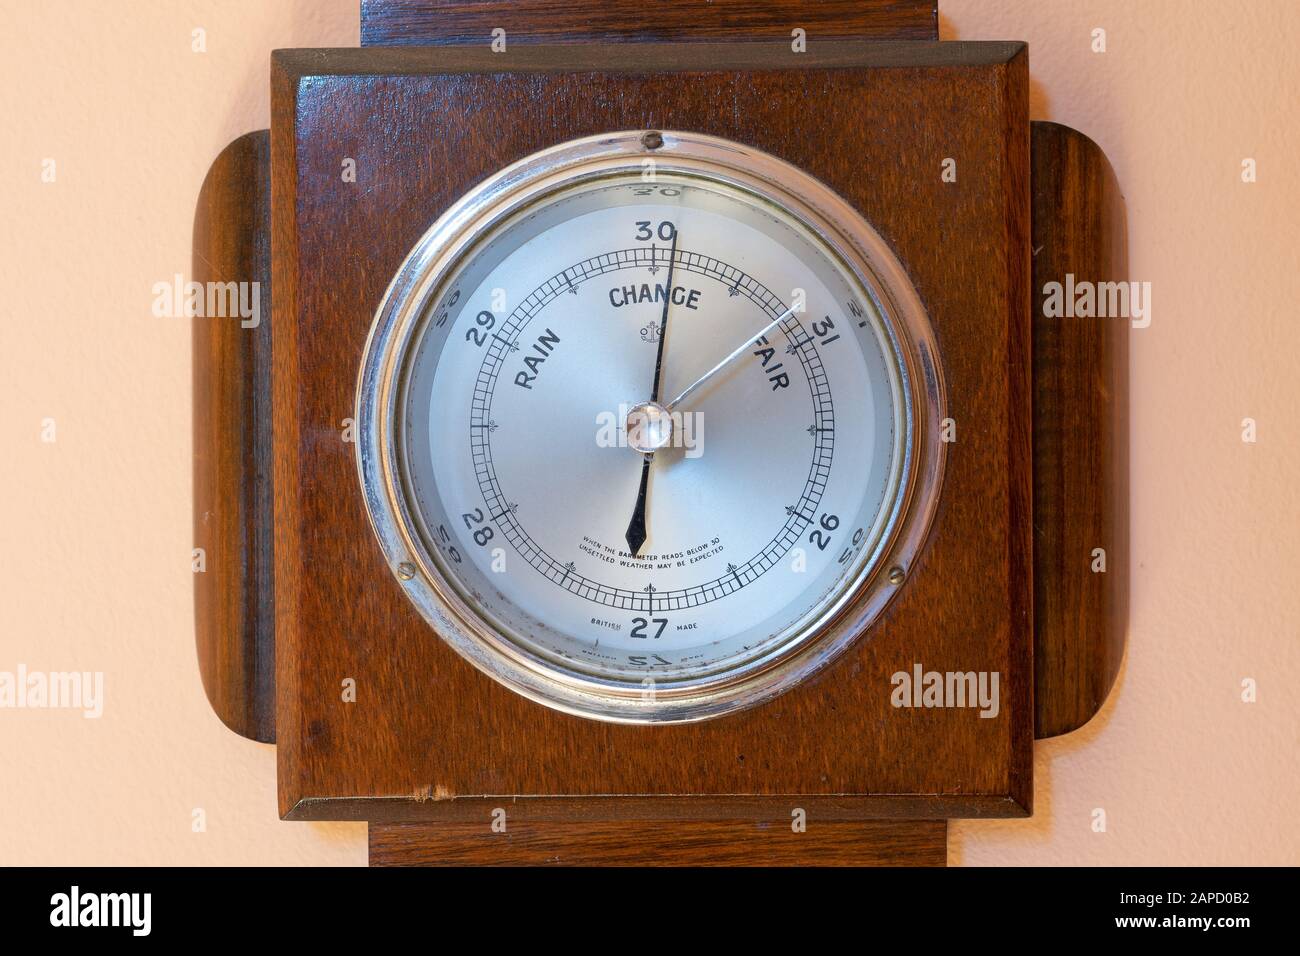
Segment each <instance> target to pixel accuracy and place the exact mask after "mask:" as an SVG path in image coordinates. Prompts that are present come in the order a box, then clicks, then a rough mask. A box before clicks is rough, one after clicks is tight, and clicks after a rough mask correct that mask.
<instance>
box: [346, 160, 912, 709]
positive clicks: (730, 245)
mask: <svg viewBox="0 0 1300 956" xmlns="http://www.w3.org/2000/svg"><path fill="white" fill-rule="evenodd" d="M660 155H663V154H660ZM656 160H657V161H656V162H654V163H652V164H650V165H647V164H646V163H645V161H644V159H643V158H642V157H640V156H635V155H634V156H631V157H629V158H628V160H627V161H626V162H624V163H622V164H621V165H620V164H619V163H617V162H614V163H606V164H605V165H603V166H601V167H600V168H597V169H594V170H586V171H585V172H583V173H582V174H578V175H569V176H567V177H566V176H560V177H554V176H552V179H553V180H554V182H553V183H552V184H551V185H550V186H549V187H547V188H539V189H538V190H537V191H536V194H534V195H530V196H528V198H527V199H526V200H524V199H519V200H518V201H517V202H516V203H515V204H514V205H513V206H510V205H506V206H505V208H504V210H503V209H502V208H501V207H497V208H496V209H495V212H496V214H495V215H486V214H481V215H480V216H479V217H478V219H477V221H476V222H474V217H472V216H470V217H467V218H468V219H470V221H471V223H472V224H471V225H470V226H469V227H468V228H467V229H464V230H462V232H461V234H460V236H461V238H460V242H459V245H458V246H457V247H456V249H455V250H454V252H453V251H452V250H451V249H450V248H446V247H449V246H450V244H449V243H447V242H446V241H445V240H444V241H443V246H444V247H445V248H444V249H443V251H444V253H448V254H446V255H444V256H443V258H442V259H441V260H440V263H441V265H440V267H439V268H438V269H436V270H429V269H424V270H423V271H421V270H420V269H416V270H411V264H410V263H408V273H411V272H412V271H413V272H415V273H419V274H411V275H410V282H409V285H411V287H412V288H413V289H415V288H418V289H420V293H419V301H418V302H414V301H412V303H411V304H410V307H409V308H408V309H407V314H408V321H407V330H406V333H405V335H404V336H402V342H401V346H400V348H398V347H395V346H391V343H390V348H389V349H388V350H387V351H388V352H390V353H391V354H389V355H388V357H387V361H388V367H389V369H390V374H389V376H388V380H389V381H390V383H391V384H390V386H389V389H388V394H387V398H388V400H387V401H385V402H384V403H383V407H384V411H383V414H382V418H383V427H382V428H380V429H379V431H378V432H377V434H381V435H382V436H383V438H382V441H383V443H384V445H385V447H384V448H383V449H379V450H377V451H378V452H379V454H380V457H382V458H383V459H385V460H386V461H388V462H389V463H390V464H391V474H390V475H389V484H390V486H391V487H390V489H389V490H390V492H391V496H392V498H393V499H394V504H395V507H394V514H395V515H396V516H397V517H398V518H399V524H400V525H401V530H402V532H403V534H402V537H403V538H404V541H403V543H404V544H405V545H406V546H407V549H408V550H409V551H410V552H411V555H412V557H413V558H414V560H412V561H409V562H407V563H406V568H407V569H408V570H409V571H415V572H416V574H415V575H414V577H416V578H417V579H418V580H417V582H416V583H417V585H418V586H425V585H427V584H428V583H429V582H433V583H434V585H435V587H434V592H435V598H436V601H437V604H438V607H437V610H436V613H435V614H434V615H432V616H431V618H432V620H433V623H434V624H435V626H438V627H439V629H440V630H445V629H446V628H445V627H443V626H440V625H452V624H453V622H452V621H451V620H449V619H448V618H449V617H455V618H459V619H460V620H457V621H456V622H455V625H454V626H453V629H456V630H459V627H460V626H461V625H467V626H466V632H467V633H465V634H463V635H461V642H459V643H462V644H463V642H464V641H469V642H477V643H478V644H479V645H480V646H479V647H477V648H473V649H471V650H470V652H469V654H468V656H470V657H471V659H472V660H475V662H476V663H478V664H479V665H480V666H483V667H485V669H488V670H489V671H490V672H493V673H495V674H496V676H502V669H504V671H505V676H506V677H507V678H509V677H511V676H512V675H513V676H514V677H515V678H518V679H514V680H511V679H507V683H511V684H512V685H514V686H516V689H520V690H523V691H524V692H525V693H528V694H529V695H530V696H533V697H535V698H538V699H541V700H543V701H544V702H546V703H551V704H553V705H555V706H560V707H562V708H563V709H567V710H574V711H577V712H580V713H586V714H589V715H591V716H597V717H606V718H610V719H629V720H653V719H692V718H698V717H702V716H708V715H710V714H712V713H716V712H721V711H722V710H725V709H729V707H730V706H732V705H738V704H740V703H745V702H752V701H747V700H746V690H745V685H746V682H747V681H754V680H756V679H757V675H762V674H769V675H770V674H771V673H773V672H774V671H779V670H780V668H781V666H782V665H783V664H785V665H787V666H788V662H789V661H790V660H791V659H793V658H796V657H799V656H800V655H804V656H805V657H806V658H807V652H808V651H809V649H810V645H813V644H815V643H816V642H817V641H818V638H819V636H821V635H822V634H823V633H824V632H826V631H827V630H828V628H829V624H830V622H831V621H833V620H834V619H835V618H836V617H837V616H838V615H841V614H842V613H843V611H844V609H845V607H846V606H847V605H848V604H849V603H850V602H851V601H852V600H853V599H854V598H855V597H856V596H858V594H859V592H860V591H862V590H863V589H864V588H866V587H867V586H868V583H869V582H877V586H888V585H887V584H884V585H881V584H880V583H879V581H878V579H880V578H882V577H887V572H886V573H885V574H882V573H881V571H882V568H881V565H882V564H883V563H884V562H885V561H886V560H887V559H888V558H889V553H888V552H889V546H890V545H891V543H892V542H893V540H894V539H895V537H896V531H897V530H898V526H899V522H900V518H901V516H902V515H903V513H904V510H905V509H904V505H905V503H906V499H907V497H908V490H909V486H910V484H911V479H912V476H913V474H914V471H915V468H914V451H915V441H916V435H915V429H916V427H917V422H916V417H915V405H914V402H915V386H914V383H913V382H912V380H911V378H912V374H913V371H914V365H913V364H911V363H909V358H908V355H909V353H908V344H907V339H906V338H905V337H902V336H900V335H899V334H898V329H897V328H896V327H895V326H896V322H895V320H894V319H893V317H892V316H891V314H890V312H889V310H888V307H887V303H890V302H892V301H894V300H893V299H892V298H891V296H890V295H889V294H888V290H885V289H882V288H880V287H878V286H879V284H880V280H879V278H878V277H876V276H874V275H872V274H870V273H869V272H867V270H866V269H864V268H863V266H862V265H861V264H854V263H851V262H850V261H848V260H847V259H846V257H845V256H844V255H843V254H842V253H841V251H840V250H839V249H837V248H835V247H833V245H832V243H831V241H828V238H827V236H826V234H825V233H824V232H822V231H820V230H818V229H817V227H816V223H815V222H809V221H808V217H807V214H806V211H805V210H804V207H802V206H800V207H798V208H791V206H790V205H785V204H783V203H781V202H780V201H779V200H780V198H781V195H780V193H779V192H778V193H777V194H776V195H775V196H774V195H773V194H772V193H771V192H769V191H767V190H757V189H755V188H753V187H752V186H750V185H748V184H747V183H746V182H745V181H744V180H743V178H738V177H737V176H735V175H733V174H731V173H729V171H728V170H726V169H725V168H723V167H718V168H717V169H714V168H711V167H710V165H709V164H708V163H707V162H705V163H697V164H694V165H689V166H685V167H683V168H677V167H676V166H675V164H673V163H672V162H671V161H665V162H660V161H658V156H656ZM540 168H541V170H543V171H545V170H546V167H545V166H544V165H543V166H542V167H540ZM538 178H539V179H540V178H541V173H539V175H538ZM791 202H792V203H793V197H792V199H791ZM426 251H427V250H426ZM402 284H403V282H402V278H401V277H400V276H399V279H398V280H397V282H395V285H394V289H395V290H396V289H399V288H400V287H401V286H402ZM392 295H393V291H392V290H390V297H391V296H392ZM415 297H416V294H415V293H414V292H413V293H412V299H414V298H415ZM382 317H383V310H381V319H382ZM375 347H376V343H375V341H374V340H373V339H372V342H371V351H372V352H373V351H374V350H375ZM371 358H372V357H371V356H368V359H367V361H368V362H370V361H371ZM365 384H366V383H365V378H364V375H363V382H362V390H363V393H364V391H365ZM363 398H364V396H363ZM361 412H362V416H363V418H364V417H365V415H366V409H364V408H363V409H362V410H361ZM365 432H366V430H365V429H363V442H364V441H365V440H366V438H365V437H364V435H365ZM362 458H363V475H364V472H365V461H364V459H365V450H364V449H363V455H362ZM373 512H374V507H373V505H372V514H373ZM382 537H383V536H382V534H381V538H382ZM393 557H399V558H400V557H401V555H400V554H399V555H393ZM900 570H901V569H900ZM399 577H403V578H406V579H407V580H410V578H411V576H410V575H407V574H403V573H400V572H399ZM417 603H419V602H418V601H417ZM448 603H450V604H453V605H455V612H454V613H453V614H451V615H448V614H445V613H444V608H443V605H444V604H448ZM426 610H427V609H426ZM465 618H468V620H464V619H465ZM461 649H462V650H463V651H464V650H465V649H466V648H465V647H464V646H462V647H461ZM823 656H824V655H823ZM815 657H816V655H813V658H808V659H809V660H812V659H815ZM496 665H500V666H499V667H498V666H496ZM759 683H762V681H759ZM548 688H551V689H553V690H555V691H556V693H555V694H551V693H549V692H548ZM765 688H766V691H767V692H769V693H770V692H771V691H772V690H773V689H774V687H773V685H772V682H771V679H770V676H769V679H768V682H767V684H766V685H765ZM749 696H750V697H754V698H757V697H759V696H761V694H759V693H751V694H750V695H749ZM602 701H604V702H606V703H607V704H608V706H605V705H604V704H602Z"/></svg>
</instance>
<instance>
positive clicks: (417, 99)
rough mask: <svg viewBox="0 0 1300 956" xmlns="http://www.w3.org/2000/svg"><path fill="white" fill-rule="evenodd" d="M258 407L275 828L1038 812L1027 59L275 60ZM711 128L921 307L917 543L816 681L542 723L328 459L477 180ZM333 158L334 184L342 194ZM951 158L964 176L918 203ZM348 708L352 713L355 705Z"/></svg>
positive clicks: (324, 55)
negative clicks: (929, 394) (810, 179)
mask: <svg viewBox="0 0 1300 956" xmlns="http://www.w3.org/2000/svg"><path fill="white" fill-rule="evenodd" d="M272 72H273V76H272V93H273V103H272V114H273V117H272V135H271V169H272V248H273V260H272V261H273V285H274V290H275V292H274V297H273V303H272V308H273V317H272V339H273V342H272V346H273V347H272V356H273V358H272V361H273V374H272V388H273V396H274V401H273V406H274V413H273V432H274V444H273V448H274V462H273V469H274V489H275V502H274V508H275V552H274V553H275V628H276V682H277V687H278V690H277V697H278V701H277V738H278V748H277V750H278V761H279V795H280V810H281V813H282V815H283V816H285V817H286V818H290V819H365V820H372V821H380V820H386V821H403V820H405V821H438V820H442V821H451V820H462V821H464V820H472V819H480V818H481V817H482V815H483V814H485V813H488V812H490V808H492V807H495V806H500V805H502V802H503V801H513V803H512V805H513V806H514V807H515V808H516V810H515V811H514V812H516V813H521V814H524V815H525V816H526V817H531V818H533V819H536V820H548V819H569V818H575V817H583V818H586V819H602V818H610V819H613V818H637V819H661V818H662V819H669V818H682V817H691V818H699V819H704V818H709V819H767V818H771V819H784V820H787V821H788V819H789V808H790V807H791V806H800V807H803V808H805V809H806V810H807V811H808V812H809V813H810V814H819V815H820V816H821V817H822V818H825V819H838V820H860V819H869V818H880V817H907V818H915V819H933V818H940V817H960V816H1022V815H1026V814H1028V813H1029V812H1030V809H1031V800H1032V757H1031V748H1032V740H1033V734H1034V713H1033V680H1034V667H1033V636H1032V635H1033V620H1032V616H1033V570H1032V568H1033V555H1032V542H1031V523H1032V522H1031V507H1032V501H1031V498H1032V458H1031V446H1030V442H1031V407H1030V404H1031V402H1030V395H1031V381H1030V367H1031V363H1030V245H1029V237H1030V190H1029V160H1030V155H1029V149H1030V147H1029V121H1028V97H1027V83H1028V74H1027V62H1026V55H1025V50H1024V46H1023V45H1022V44H1019V43H930V42H910V41H908V42H890V43H857V42H825V43H817V44H814V45H812V46H811V47H810V49H809V51H808V52H807V53H803V54H794V53H792V52H791V50H790V47H789V44H787V43H776V44H768V43H762V42H750V43H741V44H717V43H690V44H638V45H637V46H636V48H635V49H629V48H627V47H622V48H619V47H613V46H604V45H591V46H582V47H572V46H570V47H566V48H564V49H563V50H562V51H560V50H557V49H556V48H552V47H547V46H531V47H528V46H524V47H520V48H518V49H517V50H513V51H512V52H511V53H510V54H509V55H508V56H498V55H495V54H493V53H491V52H490V50H488V48H487V47H475V48H468V47H465V48H462V47H426V48H411V49H403V48H370V49H360V50H293V51H279V52H277V53H276V54H275V55H274V57H273V70H272ZM638 128H676V129H690V130H698V131H703V132H707V133H710V134H713V135H717V136H723V137H727V138H731V139H735V140H739V141H742V142H745V143H748V144H750V145H753V146H756V147H759V148H761V149H764V150H767V151H768V152H771V153H773V154H775V155H777V156H779V157H781V158H783V159H785V160H787V161H789V162H792V163H794V164H795V165H797V166H800V167H801V168H803V169H805V170H807V171H809V172H810V173H812V174H813V175H815V176H817V177H818V178H820V179H822V180H823V181H825V182H826V183H828V184H829V185H830V186H831V187H832V188H834V189H835V190H836V191H837V192H839V193H840V194H841V195H842V196H844V197H845V198H846V199H848V200H849V201H850V202H851V203H852V204H853V205H854V206H856V207H857V208H858V209H859V210H860V211H861V212H862V213H863V215H864V216H866V218H867V219H868V221H870V222H871V223H872V224H873V225H874V227H875V228H876V229H877V231H879V232H880V234H881V235H882V236H883V237H884V238H885V239H886V240H887V241H888V242H889V243H890V244H891V246H892V247H893V249H894V251H895V252H896V254H897V255H898V256H899V258H900V260H901V261H902V263H903V265H904V266H905V267H906V268H907V270H908V272H909V274H910V275H911V276H912V279H913V282H914V283H915V285H916V288H917V291H918V292H919V293H920V296H921V299H922V301H923V303H924V304H925V307H926V309H927V311H928V312H929V315H930V318H931V321H932V323H933V324H934V327H935V331H936V334H937V336H938V339H939V344H940V349H941V360H942V363H943V368H944V375H945V378H946V384H947V388H948V396H949V407H948V409H947V410H946V414H947V416H948V417H950V418H952V419H953V421H954V422H955V425H956V437H957V440H956V442H955V443H954V444H952V445H951V446H950V449H949V454H948V467H947V474H946V477H945V482H944V489H943V493H942V501H941V504H940V510H939V513H938V516H937V518H936V521H935V527H934V531H933V532H932V535H931V539H930V541H929V543H928V545H927V547H926V548H925V550H924V551H923V553H922V556H921V559H920V561H919V563H918V564H917V566H916V567H915V568H914V569H913V573H912V574H911V576H910V580H909V581H908V583H907V585H906V586H905V587H904V589H903V593H902V594H900V596H899V597H898V599H897V600H896V601H895V602H894V603H893V605H892V606H891V607H890V608H889V609H888V611H887V612H886V614H885V615H884V617H883V618H882V619H881V620H880V621H879V622H878V624H877V625H876V627H875V628H873V629H872V633H870V634H868V635H864V636H863V638H861V639H860V640H859V641H858V642H856V643H855V645H854V646H853V647H852V648H850V650H849V651H847V652H846V653H845V654H844V655H843V656H842V657H841V658H840V659H839V660H838V661H837V662H836V663H835V664H834V665H833V666H831V667H830V668H828V669H827V670H825V671H824V672H822V673H821V674H819V675H818V676H816V677H815V678H814V679H812V680H810V681H808V682H807V683H805V684H804V685H801V686H800V687H798V688H796V689H795V690H793V691H791V692H789V693H787V694H785V695H783V696H782V697H781V698H779V699H777V700H776V701H774V702H772V703H769V704H767V705H764V706H762V707H760V708H757V709H755V710H752V711H748V712H744V713H740V714H733V715H730V716H726V717H723V718H719V719H716V720H712V721H706V722H704V723H701V724H693V725H677V726H668V727H628V726H616V725H610V724H603V723H598V722H594V721H588V720H583V719H580V718H576V717H571V716H567V715H563V714H560V713H557V712H554V711H551V710H549V709H547V708H544V707H542V706H540V705H537V704H534V703H531V702H529V701H527V700H525V699H523V698H521V697H518V696H517V695H515V694H513V693H512V692H510V691H508V690H506V689H505V688H503V687H501V686H499V685H498V684H496V683H495V682H493V681H492V680H490V679H489V678H487V677H485V676H484V675H482V674H480V673H479V672H477V671H476V670H474V669H473V668H472V667H471V666H470V665H469V664H468V663H466V662H465V661H463V660H462V659H461V658H460V657H458V656H457V655H456V654H455V653H454V652H453V651H451V649H450V648H449V647H447V646H446V645H445V644H444V643H443V642H442V641H441V640H439V639H438V638H437V637H436V636H435V635H434V634H433V632H432V631H431V630H430V629H429V628H428V627H427V626H426V624H425V623H424V621H423V620H422V619H421V618H420V616H419V615H418V613H417V612H416V611H415V609H414V608H413V607H412V606H410V605H409V604H408V602H407V601H406V598H405V597H404V596H403V594H402V593H401V591H400V590H399V588H398V586H397V584H396V583H395V582H394V580H393V578H392V575H391V573H390V572H389V570H388V569H387V568H386V567H385V565H384V562H383V558H382V555H381V553H380V550H379V547H378V545H377V544H376V542H375V540H374V537H373V535H372V533H371V530H370V528H369V525H368V522H367V518H366V514H365V509H364V506H363V503H362V499H361V496H360V493H359V488H358V482H357V473H356V464H355V458H354V455H355V449H354V446H353V445H352V444H350V443H348V442H346V441H345V440H344V434H345V427H346V420H347V419H349V418H350V416H351V415H352V408H353V401H354V388H355V383H356V373H357V368H358V365H359V362H360V359H361V354H362V349H363V346H364V343H365V339H366V335H367V332H368V331H369V328H370V323H371V320H372V317H373V314H374V310H375V308H376V306H377V305H378V302H379V299H380V297H381V296H382V294H383V292H384V289H385V287H386V285H387V283H388V281H389V278H390V277H391V276H392V274H393V273H394V272H395V271H396V269H397V267H398V265H399V264H400V263H401V261H402V259H403V258H404V257H405V255H406V253H407V252H408V251H409V249H410V248H411V246H412V245H413V244H414V242H415V241H416V240H417V239H418V238H419V236H420V235H421V234H422V233H423V232H424V231H425V230H426V229H427V228H428V226H429V225H430V224H431V223H432V222H433V220H434V219H435V218H436V217H437V216H438V215H439V214H440V213H441V212H442V211H443V210H444V209H446V208H447V206H448V205H449V204H450V203H451V202H453V201H454V200H455V199H456V198H458V197H459V196H460V195H461V194H462V193H464V192H465V191H466V190H467V189H468V188H470V187H471V186H472V185H473V184H475V183H476V182H478V181H480V180H481V179H483V178H484V177H485V176H487V175H489V174H490V173H491V172H493V171H495V170H496V169H498V168H500V167H501V166H504V165H506V164H507V163H510V162H512V161H514V160H516V159H519V158H520V157H522V156H524V155H527V154H528V153H531V152H533V151H535V150H538V149H541V148H543V147H546V146H550V145H553V144H554V143H557V142H560V141H562V140H565V139H570V138H574V137H578V136H584V135H589V134H593V133H598V132H605V131H609V130H617V129H638ZM346 160H352V161H354V162H355V168H356V181H355V182H347V181H345V180H344V178H343V176H342V175H341V172H342V170H343V167H344V163H345V161H346ZM947 160H953V161H954V162H955V169H956V181H955V182H950V181H945V178H944V177H942V176H941V173H942V172H943V169H944V168H945V166H944V164H945V162H946V161H947ZM917 664H920V665H921V666H922V667H923V668H924V669H925V670H927V671H940V672H943V671H963V672H964V671H988V672H997V673H998V674H999V678H1000V691H1001V699H1000V712H999V714H998V716H996V717H994V718H991V719H985V718H981V717H980V716H979V715H978V713H977V711H976V710H973V709H969V708H951V709H943V708H935V709H927V708H915V709H913V708H896V707H894V706H892V705H891V700H890V699H891V691H892V689H893V688H892V684H891V675H893V674H894V673H896V672H899V671H904V672H909V673H910V672H911V671H912V670H913V668H914V667H915V666H916V665H917ZM349 678H350V679H352V680H354V681H355V682H356V700H355V702H345V701H344V699H343V694H342V686H343V682H344V681H345V680H346V679H349Z"/></svg>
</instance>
